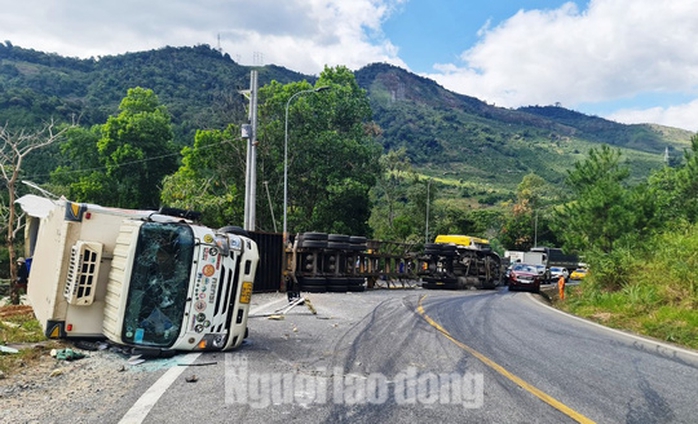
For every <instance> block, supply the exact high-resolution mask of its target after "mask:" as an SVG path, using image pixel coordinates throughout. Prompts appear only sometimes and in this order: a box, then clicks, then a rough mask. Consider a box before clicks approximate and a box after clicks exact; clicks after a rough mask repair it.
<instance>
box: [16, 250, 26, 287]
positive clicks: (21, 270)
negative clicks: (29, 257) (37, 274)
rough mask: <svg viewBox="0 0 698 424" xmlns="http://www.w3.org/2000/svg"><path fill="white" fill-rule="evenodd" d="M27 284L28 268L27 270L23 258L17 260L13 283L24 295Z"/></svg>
mask: <svg viewBox="0 0 698 424" xmlns="http://www.w3.org/2000/svg"><path fill="white" fill-rule="evenodd" d="M28 282H29V268H27V261H25V260H24V258H19V259H17V280H16V281H15V284H16V286H17V289H21V290H23V291H24V293H26V292H27V283H28Z"/></svg>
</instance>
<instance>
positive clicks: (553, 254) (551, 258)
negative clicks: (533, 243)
mask: <svg viewBox="0 0 698 424" xmlns="http://www.w3.org/2000/svg"><path fill="white" fill-rule="evenodd" d="M531 252H537V253H542V254H544V256H543V262H542V263H543V264H544V265H545V266H547V267H548V268H552V267H554V266H558V267H563V268H567V269H568V270H573V269H576V268H579V257H578V256H577V255H567V254H565V253H563V251H562V250H561V249H558V248H554V247H544V246H537V247H533V248H531Z"/></svg>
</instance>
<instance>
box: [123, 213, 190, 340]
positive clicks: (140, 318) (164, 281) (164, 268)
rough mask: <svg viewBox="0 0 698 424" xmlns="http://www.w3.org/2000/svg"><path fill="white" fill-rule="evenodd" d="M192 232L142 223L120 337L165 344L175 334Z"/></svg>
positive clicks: (179, 321) (186, 282)
mask: <svg viewBox="0 0 698 424" xmlns="http://www.w3.org/2000/svg"><path fill="white" fill-rule="evenodd" d="M193 256H194V234H193V232H192V230H191V228H190V227H189V226H187V225H181V224H177V223H159V222H146V223H144V224H143V225H142V226H141V228H140V232H139V235H138V244H137V246H136V258H135V265H134V268H133V273H132V275H131V282H130V285H129V290H128V297H127V304H126V313H125V316H124V326H123V329H122V338H123V340H124V341H126V342H129V343H133V344H137V345H147V346H157V347H169V346H171V345H172V344H173V343H174V342H175V340H176V339H177V336H178V335H179V332H180V328H181V325H182V317H183V316H184V309H185V304H186V299H187V291H188V287H189V277H190V273H191V264H192V261H193Z"/></svg>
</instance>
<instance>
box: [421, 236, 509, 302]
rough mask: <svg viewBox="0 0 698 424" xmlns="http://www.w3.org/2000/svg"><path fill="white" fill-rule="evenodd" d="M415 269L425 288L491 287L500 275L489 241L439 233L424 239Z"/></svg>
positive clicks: (495, 283)
mask: <svg viewBox="0 0 698 424" xmlns="http://www.w3.org/2000/svg"><path fill="white" fill-rule="evenodd" d="M418 273H419V276H420V277H421V279H422V281H423V284H422V287H424V288H426V289H468V288H477V289H494V288H495V287H497V285H499V284H500V282H501V280H502V275H503V272H502V261H501V258H500V257H499V255H497V253H495V252H494V251H493V250H492V248H491V247H490V244H489V241H488V240H485V239H481V238H478V237H470V236H464V235H439V236H437V237H436V240H435V241H434V243H426V244H425V246H424V254H423V255H422V256H421V257H420V258H419V267H418Z"/></svg>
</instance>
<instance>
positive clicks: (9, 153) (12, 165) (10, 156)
mask: <svg viewBox="0 0 698 424" xmlns="http://www.w3.org/2000/svg"><path fill="white" fill-rule="evenodd" d="M68 129H69V127H67V126H64V127H57V126H56V124H55V123H54V122H53V120H51V121H50V122H49V123H47V124H45V125H44V126H43V128H42V129H40V130H38V131H37V132H34V133H27V132H26V131H25V130H19V131H17V132H14V131H11V130H10V129H9V128H8V125H7V124H6V125H5V126H3V127H0V143H1V144H0V174H2V178H3V180H4V182H5V185H6V187H7V197H4V196H3V200H6V201H7V203H2V204H0V215H2V223H3V224H4V227H5V228H4V229H5V234H6V236H5V242H6V245H7V250H8V254H9V262H10V280H11V281H12V283H11V284H10V299H11V300H12V303H14V304H18V303H19V293H18V292H17V288H16V287H15V284H14V282H15V280H16V278H17V266H16V261H15V250H14V248H15V240H16V237H17V232H18V231H19V230H20V229H21V228H22V227H21V225H20V219H21V217H22V216H21V215H17V213H16V211H15V200H16V198H17V182H18V181H19V178H20V175H21V174H22V164H23V163H24V160H25V159H26V157H27V156H28V155H29V154H30V153H32V152H33V151H35V150H37V149H40V148H42V147H45V146H48V145H50V144H52V143H54V142H55V141H56V140H58V139H59V138H60V137H61V136H62V135H63V134H64V133H65V132H66V131H68Z"/></svg>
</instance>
